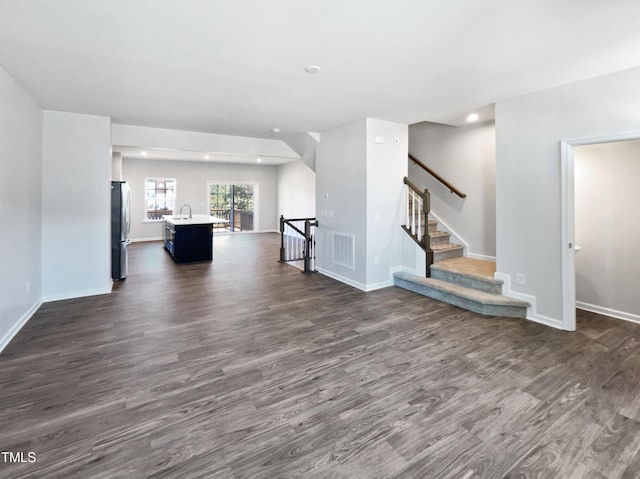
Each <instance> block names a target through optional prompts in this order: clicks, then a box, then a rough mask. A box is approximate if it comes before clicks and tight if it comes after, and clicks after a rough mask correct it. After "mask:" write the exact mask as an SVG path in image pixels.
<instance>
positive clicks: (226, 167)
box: [122, 158, 278, 240]
mask: <svg viewBox="0 0 640 479" xmlns="http://www.w3.org/2000/svg"><path fill="white" fill-rule="evenodd" d="M122 176H123V180H124V181H127V182H128V183H129V187H130V188H131V203H132V204H131V232H130V238H131V239H132V240H141V239H157V238H160V237H161V236H162V225H161V224H160V223H159V222H149V221H146V220H145V190H144V186H145V179H146V178H154V177H157V178H175V179H176V209H178V208H179V207H180V206H181V205H183V204H185V203H186V204H189V205H190V206H191V208H192V210H193V214H208V210H207V208H208V204H209V203H208V201H209V196H208V191H207V182H208V181H213V180H220V181H237V182H257V183H258V184H259V187H258V203H257V208H258V209H257V215H256V217H257V223H256V222H255V220H254V227H255V228H256V230H260V231H275V230H276V229H277V227H278V226H277V225H278V222H277V218H278V213H277V211H276V167H275V166H257V165H234V164H229V163H205V162H196V161H170V160H147V159H138V158H134V159H132V158H125V159H124V160H123V162H122Z"/></svg>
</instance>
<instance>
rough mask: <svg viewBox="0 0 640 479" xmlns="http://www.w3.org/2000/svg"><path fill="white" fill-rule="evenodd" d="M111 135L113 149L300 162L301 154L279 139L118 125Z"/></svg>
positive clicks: (114, 126) (113, 128) (115, 125)
mask: <svg viewBox="0 0 640 479" xmlns="http://www.w3.org/2000/svg"><path fill="white" fill-rule="evenodd" d="M112 132H113V144H114V145H122V146H138V147H140V148H168V149H173V150H189V151H210V152H212V153H234V154H241V155H242V154H244V155H264V156H277V157H285V158H299V156H298V154H297V153H296V152H294V151H293V150H292V149H291V148H289V146H288V145H287V144H285V143H284V142H283V141H282V140H280V139H264V138H250V137H245V136H231V135H217V134H213V133H200V132H196V131H182V130H167V129H163V128H148V127H144V126H131V125H118V124H114V125H113V127H112Z"/></svg>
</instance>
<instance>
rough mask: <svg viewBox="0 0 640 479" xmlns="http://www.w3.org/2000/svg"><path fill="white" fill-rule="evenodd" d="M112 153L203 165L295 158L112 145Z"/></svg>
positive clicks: (270, 162)
mask: <svg viewBox="0 0 640 479" xmlns="http://www.w3.org/2000/svg"><path fill="white" fill-rule="evenodd" d="M113 152H114V153H120V154H122V157H123V158H133V159H147V160H179V161H199V162H205V163H207V162H208V163H235V164H243V165H260V166H273V165H282V164H284V163H290V162H292V161H296V160H297V158H291V157H281V156H266V155H260V156H257V155H239V154H231V153H216V152H210V151H207V152H203V151H186V150H170V149H166V148H138V147H134V146H121V145H113Z"/></svg>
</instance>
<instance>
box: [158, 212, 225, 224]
mask: <svg viewBox="0 0 640 479" xmlns="http://www.w3.org/2000/svg"><path fill="white" fill-rule="evenodd" d="M162 219H163V220H165V221H166V222H167V223H171V224H172V225H175V226H183V225H212V224H219V223H224V224H227V223H229V220H223V219H222V218H216V217H215V216H209V215H192V216H191V218H189V215H173V216H163V217H162Z"/></svg>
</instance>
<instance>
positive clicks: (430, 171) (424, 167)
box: [409, 153, 467, 198]
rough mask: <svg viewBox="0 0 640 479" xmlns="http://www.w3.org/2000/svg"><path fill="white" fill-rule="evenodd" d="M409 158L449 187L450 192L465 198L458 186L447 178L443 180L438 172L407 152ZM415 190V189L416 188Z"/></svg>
mask: <svg viewBox="0 0 640 479" xmlns="http://www.w3.org/2000/svg"><path fill="white" fill-rule="evenodd" d="M409 158H410V159H412V160H413V162H414V163H415V164H416V165H418V166H419V167H420V168H422V169H423V170H424V171H426V172H427V173H429V174H430V175H431V176H433V177H434V178H435V179H436V180H438V181H439V182H440V183H442V184H443V185H444V186H446V187H447V188H449V191H451V193H455V194H456V195H458V196H459V197H460V198H466V197H467V195H466V194H465V193H463V192H462V191H460V190H459V189H458V188H456V187H455V186H453V185H452V184H451V183H449V182H448V181H447V180H445V179H444V178H443V177H442V176H440V175H439V174H438V173H436V172H435V171H433V170H432V169H431V168H429V167H428V166H427V165H425V164H424V163H423V162H421V161H420V160H419V159H417V158H416V157H415V156H413V155H412V154H411V153H409ZM414 189H415V188H414ZM416 191H417V190H416Z"/></svg>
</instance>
